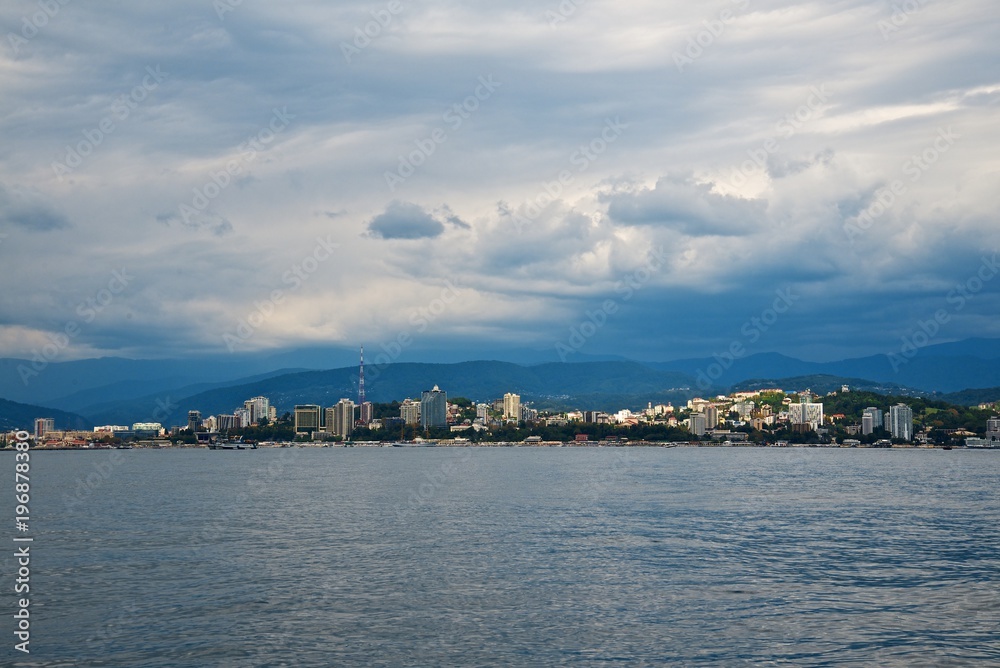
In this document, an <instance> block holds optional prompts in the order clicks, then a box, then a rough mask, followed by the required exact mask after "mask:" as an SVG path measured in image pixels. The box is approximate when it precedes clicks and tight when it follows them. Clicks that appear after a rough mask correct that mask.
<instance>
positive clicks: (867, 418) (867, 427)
mask: <svg viewBox="0 0 1000 668" xmlns="http://www.w3.org/2000/svg"><path fill="white" fill-rule="evenodd" d="M882 427H883V417H882V410H881V409H879V408H875V407H874V406H872V407H869V408H866V409H865V410H864V411H863V412H862V413H861V433H862V434H864V435H865V436H867V435H869V434H871V433H872V432H873V431H875V430H876V429H881V428H882Z"/></svg>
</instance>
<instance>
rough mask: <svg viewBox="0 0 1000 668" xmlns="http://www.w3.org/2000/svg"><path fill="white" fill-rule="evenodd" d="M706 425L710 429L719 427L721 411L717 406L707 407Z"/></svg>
mask: <svg viewBox="0 0 1000 668" xmlns="http://www.w3.org/2000/svg"><path fill="white" fill-rule="evenodd" d="M705 424H706V425H707V426H708V428H709V429H715V428H716V427H718V426H719V409H718V408H716V407H715V406H707V407H706V408H705Z"/></svg>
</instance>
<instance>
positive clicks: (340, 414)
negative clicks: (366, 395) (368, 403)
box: [326, 399, 354, 438]
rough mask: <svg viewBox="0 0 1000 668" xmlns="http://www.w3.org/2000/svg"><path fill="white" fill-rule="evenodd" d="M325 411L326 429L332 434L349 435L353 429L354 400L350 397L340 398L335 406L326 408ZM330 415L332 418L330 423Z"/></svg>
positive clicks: (345, 436) (344, 436)
mask: <svg viewBox="0 0 1000 668" xmlns="http://www.w3.org/2000/svg"><path fill="white" fill-rule="evenodd" d="M326 411H327V412H326V414H327V419H326V431H328V432H330V433H332V434H333V435H334V436H340V437H342V438H347V437H349V436H350V435H351V432H353V431H354V402H353V401H351V400H350V399H341V400H340V401H339V402H338V403H337V405H336V406H333V407H332V408H328V409H326ZM331 412H332V415H331ZM331 417H332V418H333V421H332V423H331V421H330V418H331Z"/></svg>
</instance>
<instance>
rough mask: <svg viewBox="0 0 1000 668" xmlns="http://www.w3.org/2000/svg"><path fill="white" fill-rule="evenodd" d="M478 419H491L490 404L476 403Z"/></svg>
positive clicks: (484, 420)
mask: <svg viewBox="0 0 1000 668" xmlns="http://www.w3.org/2000/svg"><path fill="white" fill-rule="evenodd" d="M476 419H477V420H482V421H483V422H486V421H487V420H489V419H490V405H489V404H476Z"/></svg>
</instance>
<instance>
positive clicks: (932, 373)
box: [649, 339, 1000, 392]
mask: <svg viewBox="0 0 1000 668" xmlns="http://www.w3.org/2000/svg"><path fill="white" fill-rule="evenodd" d="M649 366H651V367H653V368H656V369H661V370H667V371H677V372H681V373H687V374H690V375H693V376H695V377H696V378H699V379H702V380H703V382H705V381H708V380H710V381H712V382H714V383H715V384H718V385H724V386H733V385H736V384H737V383H741V382H745V381H747V380H751V379H755V378H792V377H798V376H840V377H844V378H863V379H866V380H869V381H875V382H879V383H886V384H888V385H895V386H899V387H908V388H913V389H917V390H921V391H924V392H955V391H958V390H962V389H965V388H970V387H993V386H996V385H997V384H1000V340H996V339H969V340H967V341H959V342H955V343H942V344H938V345H933V346H927V347H925V348H921V349H920V350H918V351H917V352H916V354H915V355H914V356H913V357H906V356H904V355H903V354H901V353H899V352H893V356H892V357H890V356H889V355H871V356H868V357H860V358H854V359H847V360H841V361H837V362H805V361H802V360H798V359H794V358H791V357H787V356H785V355H781V354H778V353H760V354H755V355H748V356H746V357H742V358H739V359H736V360H731V359H725V358H723V357H705V358H696V359H684V360H675V361H672V362H654V363H650V364H649ZM700 374H703V375H700Z"/></svg>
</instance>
